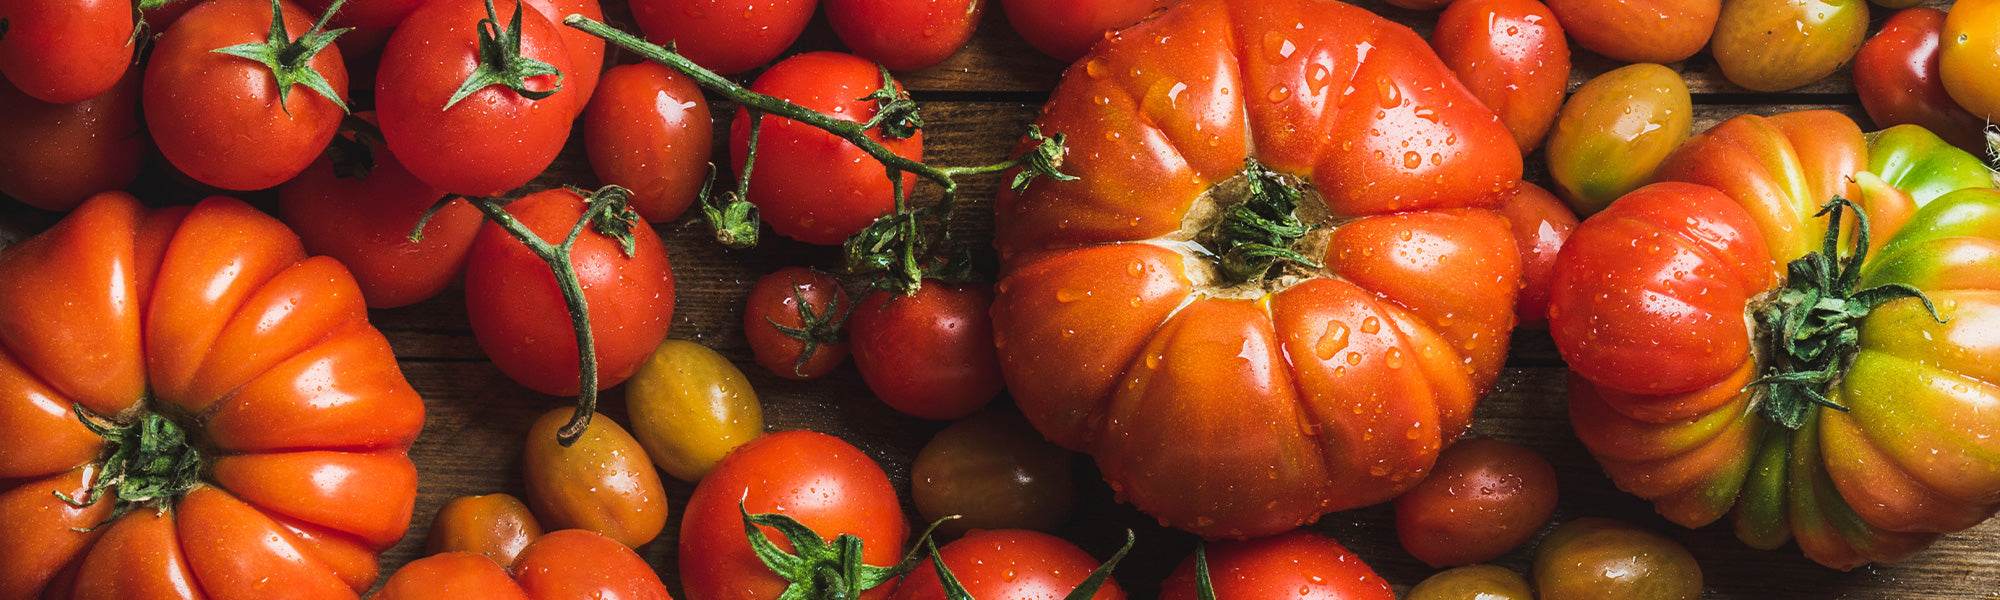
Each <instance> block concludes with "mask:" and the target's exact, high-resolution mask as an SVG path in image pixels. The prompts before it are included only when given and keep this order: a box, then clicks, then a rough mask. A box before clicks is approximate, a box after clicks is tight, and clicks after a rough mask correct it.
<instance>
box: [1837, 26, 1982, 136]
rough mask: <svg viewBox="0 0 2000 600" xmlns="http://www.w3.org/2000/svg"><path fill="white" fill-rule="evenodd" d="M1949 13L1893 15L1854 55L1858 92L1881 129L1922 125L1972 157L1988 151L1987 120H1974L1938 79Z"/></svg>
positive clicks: (1940, 79) (1855, 88)
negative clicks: (1942, 34) (1940, 37)
mask: <svg viewBox="0 0 2000 600" xmlns="http://www.w3.org/2000/svg"><path fill="white" fill-rule="evenodd" d="M1944 18H1945V16H1944V12H1943V11H1939V10H1937V9H1934V8H1912V9H1908V10H1905V11H1902V12H1899V13H1896V16H1893V17H1889V21H1888V22H1887V23H1884V24H1883V25H1882V31H1881V32H1879V33H1876V34H1875V37H1872V38H1868V42H1867V43H1864V44H1862V45H1861V51H1860V52H1859V53H1857V54H1855V55H1854V91H1855V92H1857V93H1859V94H1860V95H1861V106H1862V107H1863V108H1866V109H1868V118H1869V119H1872V120H1874V121H1875V124H1876V125H1880V126H1883V127H1888V126H1892V125H1903V124H1914V125H1922V126H1923V127H1924V128H1926V129H1929V130H1931V132H1932V133H1936V134H1938V135H1940V136H1944V138H1945V139H1947V140H1951V143H1952V144H1953V145H1956V146H1958V147H1959V148H1962V149H1964V150H1965V151H1966V152H1971V153H1973V154H1984V153H1985V152H1986V138H1985V136H1982V135H1980V133H1981V132H1982V131H1983V130H1984V129H1985V128H1986V121H1985V120H1984V119H1980V118H1979V117H1975V116H1972V113H1969V112H1966V111H1965V109H1964V108H1963V107H1960V106H1959V105H1958V102H1957V101H1956V100H1952V99H1951V94H1950V93H1948V92H1946V91H1945V89H1944V80H1943V78H1941V77H1939V76H1938V48H1939V46H1940V45H1941V44H1940V43H1939V41H1938V40H1939V35H1940V34H1941V32H1942V31H1943V29H1944Z"/></svg>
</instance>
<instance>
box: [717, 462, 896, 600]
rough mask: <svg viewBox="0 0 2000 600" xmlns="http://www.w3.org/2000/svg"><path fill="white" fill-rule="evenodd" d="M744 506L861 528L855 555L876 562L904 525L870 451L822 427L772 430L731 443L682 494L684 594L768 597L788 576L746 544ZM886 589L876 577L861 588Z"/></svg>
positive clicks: (821, 524)
mask: <svg viewBox="0 0 2000 600" xmlns="http://www.w3.org/2000/svg"><path fill="white" fill-rule="evenodd" d="M746 511H747V512H748V513H750V514H763V513H778V514H782V515H785V516H787V517H791V518H793V519H796V520H798V521H799V522H800V523H803V524H804V525H805V526H806V527H809V528H811V529H812V531H814V532H816V533H818V534H819V535H821V536H822V537H825V538H827V539H832V538H833V537H835V536H838V535H853V536H855V537H857V538H860V540H861V541H862V548H861V562H862V563H863V564H866V565H870V566H876V567H886V566H891V565H894V564H896V562H897V560H898V558H899V555H900V553H901V552H902V545H903V540H904V539H905V538H907V537H909V535H910V529H909V525H908V524H907V523H905V522H904V521H903V508H902V504H901V503H900V502H898V501H897V499H896V489H895V488H894V487H893V486H891V485H890V484H889V476H888V475H886V474H884V473H883V472H882V467H880V466H877V465H876V464H875V461H873V460H870V459H869V458H868V455H866V454H862V453H861V450H859V449H857V448H855V447H854V446H851V445H848V444H847V442H843V441H840V439H839V438H835V437H833V436H829V435H825V434H821V433H814V432H810V431H786V432H781V433H773V434H770V435H766V436H764V437H761V438H757V439H756V440H753V441H751V442H750V443H748V444H744V445H743V446H742V447H739V448H737V449H736V450H735V451H734V452H730V453H729V456H727V457H724V458H723V459H722V463H721V464H719V465H716V467H715V470H714V471H711V472H709V474H708V476H707V477H705V478H703V479H702V480H701V484H700V485H697V486H695V488H694V495H693V496H692V497H689V498H688V503H687V511H686V512H685V513H684V514H683V515H682V516H681V535H680V569H681V585H682V586H683V588H684V589H685V591H686V593H687V595H688V597H690V598H701V599H703V600H767V599H769V598H776V597H778V595H779V594H780V593H781V592H783V591H784V590H785V589H786V587H787V586H789V585H791V582H788V581H787V579H786V578H785V577H782V576H780V575H778V574H776V573H773V572H771V569H770V568H769V567H766V566H764V563H763V562H762V561H760V560H759V559H758V558H757V556H756V555H755V554H754V553H752V552H751V550H750V542H749V540H747V539H745V538H744V534H743V512H746ZM761 530H762V531H763V532H764V535H765V536H767V537H768V538H770V540H771V542H772V543H773V544H776V545H777V547H778V548H779V549H781V550H784V551H786V552H796V551H797V549H796V548H794V547H793V546H792V544H791V542H790V541H788V540H787V539H786V538H785V537H784V536H780V535H777V534H776V530H774V529H773V528H771V527H761ZM808 575H809V574H808ZM803 585H808V586H810V583H803ZM888 595H889V587H888V586H883V587H877V588H874V589H872V590H869V591H866V592H863V593H862V594H861V597H862V598H869V599H875V600H879V599H882V598H887V597H888ZM805 597H815V596H813V595H811V594H807V595H806V596H805Z"/></svg>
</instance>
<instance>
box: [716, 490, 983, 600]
mask: <svg viewBox="0 0 2000 600" xmlns="http://www.w3.org/2000/svg"><path fill="white" fill-rule="evenodd" d="M736 510H737V512H739V513H741V514H742V515H743V535H744V537H745V538H747V539H748V540H749V541H750V551H751V553H753V554H755V555H756V556H757V560H758V561H759V562H762V563H764V567H765V568H767V569H770V570H771V572H772V573H776V574H777V575H778V576H779V577H783V578H784V579H785V580H786V581H790V582H791V585H789V586H786V588H785V591H784V593H782V594H779V596H778V597H779V598H799V599H809V600H859V599H860V598H861V592H864V591H867V590H870V589H874V588H876V587H879V586H881V585H882V584H884V583H888V582H890V581H893V580H895V579H896V578H898V577H902V576H903V574H904V573H908V572H910V569H912V568H915V567H916V565H917V561H918V560H919V559H920V557H921V556H922V555H920V554H918V552H917V550H918V549H919V548H922V547H924V544H925V543H926V542H929V541H930V540H931V536H932V534H934V533H935V532H936V531H937V528H938V526H939V525H943V524H944V522H945V521H950V520H952V519H956V518H958V517H957V516H949V517H945V518H942V519H938V520H937V521H935V522H933V523H931V525H930V527H929V528H927V529H925V530H924V533H923V535H922V536H921V537H920V538H918V540H919V541H918V542H917V544H916V545H915V546H914V547H912V548H910V551H909V553H908V554H905V555H904V556H903V559H902V560H900V561H897V562H896V564H895V565H893V566H888V567H878V566H874V565H869V564H864V563H862V562H861V560H862V559H861V554H862V552H861V550H862V540H861V538H859V537H855V536H854V535H853V534H846V533H843V534H841V535H840V536H839V537H836V538H834V539H833V541H831V542H828V541H827V540H826V538H823V537H820V535H819V533H818V532H815V531H813V530H812V528H810V527H806V526H805V524H804V523H800V522H798V520H797V519H793V518H791V517H788V516H785V515H782V514H778V513H762V514H755V515H753V514H750V510H749V509H748V508H747V507H746V506H745V505H744V504H743V503H742V502H741V501H739V502H737V503H736ZM764 527H769V528H772V529H775V530H777V531H778V534H779V535H783V536H785V541H787V542H791V545H792V553H786V552H785V551H784V550H783V549H780V548H778V545H777V544H775V543H773V542H772V541H771V538H770V537H768V536H766V535H764V530H763V528H764Z"/></svg>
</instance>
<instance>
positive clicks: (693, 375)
mask: <svg viewBox="0 0 2000 600" xmlns="http://www.w3.org/2000/svg"><path fill="white" fill-rule="evenodd" d="M625 409H626V410H627V411H628V412H630V413H631V415H632V433H633V434H634V435H636V436H638V438H639V445H640V446H644V447H645V448H646V454H647V455H649V456H652V458H653V464H654V465H657V466H659V467H660V470H663V471H666V472H667V474H669V475H673V476H674V477H675V478H677V479H680V480H681V481H698V480H700V479H701V477H702V476H703V475H707V474H708V472H709V470H711V469H714V468H715V464H716V463H718V462H721V461H722V457H723V456H724V455H727V454H729V451H730V450H734V449H736V447H737V446H741V445H743V444H745V443H747V442H749V441H750V440H754V439H757V436H760V435H764V408H763V406H762V405H759V404H758V403H757V391H756V390H753V389H751V388H750V380H749V379H745V378H744V377H743V372H742V371H738V370H736V365H733V364H730V363H729V359H727V358H723V357H722V355H720V354H716V353H715V351H714V350H710V349H708V347H707V346H703V345H701V344H697V343H694V342H688V341H682V340H667V341H666V343H663V344H660V349H658V350H654V351H653V356H652V357H651V358H648V359H646V364H644V365H641V366H640V367H639V372H637V373H634V374H632V379H631V380H630V381H627V382H625Z"/></svg>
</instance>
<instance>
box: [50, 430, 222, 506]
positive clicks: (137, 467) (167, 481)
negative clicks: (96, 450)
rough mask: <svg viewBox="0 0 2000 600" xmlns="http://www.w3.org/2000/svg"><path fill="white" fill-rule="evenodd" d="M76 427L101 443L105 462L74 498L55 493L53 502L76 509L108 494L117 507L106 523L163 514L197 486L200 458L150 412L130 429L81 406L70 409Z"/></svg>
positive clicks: (185, 438)
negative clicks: (142, 511) (144, 511)
mask: <svg viewBox="0 0 2000 600" xmlns="http://www.w3.org/2000/svg"><path fill="white" fill-rule="evenodd" d="M71 410H72V411H74V412H75V413H76V418H77V420H78V421H82V422H83V426H84V427H85V428H87V429H89V430H90V431H91V433H95V434H97V435H98V436H99V437H102V438H104V442H105V453H104V457H103V458H102V459H100V460H99V461H98V466H99V468H98V471H97V477H96V479H95V480H93V481H92V482H91V483H90V487H89V489H88V490H86V491H85V492H84V494H83V497H81V498H78V497H75V496H71V495H69V494H65V493H63V492H60V491H58V492H55V495H56V498H57V499H60V500H62V501H63V503H65V504H68V505H70V506H74V507H77V508H82V507H86V506H91V505H93V504H97V502H98V501H99V500H102V499H104V493H105V492H106V491H109V492H111V495H112V498H113V499H114V501H115V502H117V504H116V505H115V506H114V507H113V508H112V510H111V515H110V516H109V517H107V518H106V519H105V522H107V523H108V522H110V521H112V520H115V519H117V518H118V517H121V516H124V515H125V513H129V512H132V511H133V510H134V509H138V508H151V509H154V510H160V511H164V510H166V509H167V508H168V507H170V506H171V505H172V504H173V503H174V502H177V501H179V500H180V499H181V497H182V496H185V495H187V493H188V492H190V491H193V490H194V488H195V486H197V485H200V483H201V470H202V465H203V462H202V459H201V452H200V451H199V450H196V449H195V447H194V444H193V443H192V442H191V441H190V440H189V439H188V436H187V432H186V431H184V430H182V429H181V426H180V425H179V424H176V423H174V422H173V420H172V419H168V418H166V417H164V416H161V415H160V414H159V413H152V412H148V413H145V414H144V415H143V416H140V417H139V418H138V420H137V421H136V422H133V423H131V424H129V425H128V424H120V423H118V422H115V421H112V420H110V419H107V418H105V417H102V416H99V415H97V414H95V413H92V412H91V411H90V410H89V409H86V408H84V407H83V406H82V405H80V404H79V405H72V406H71Z"/></svg>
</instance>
